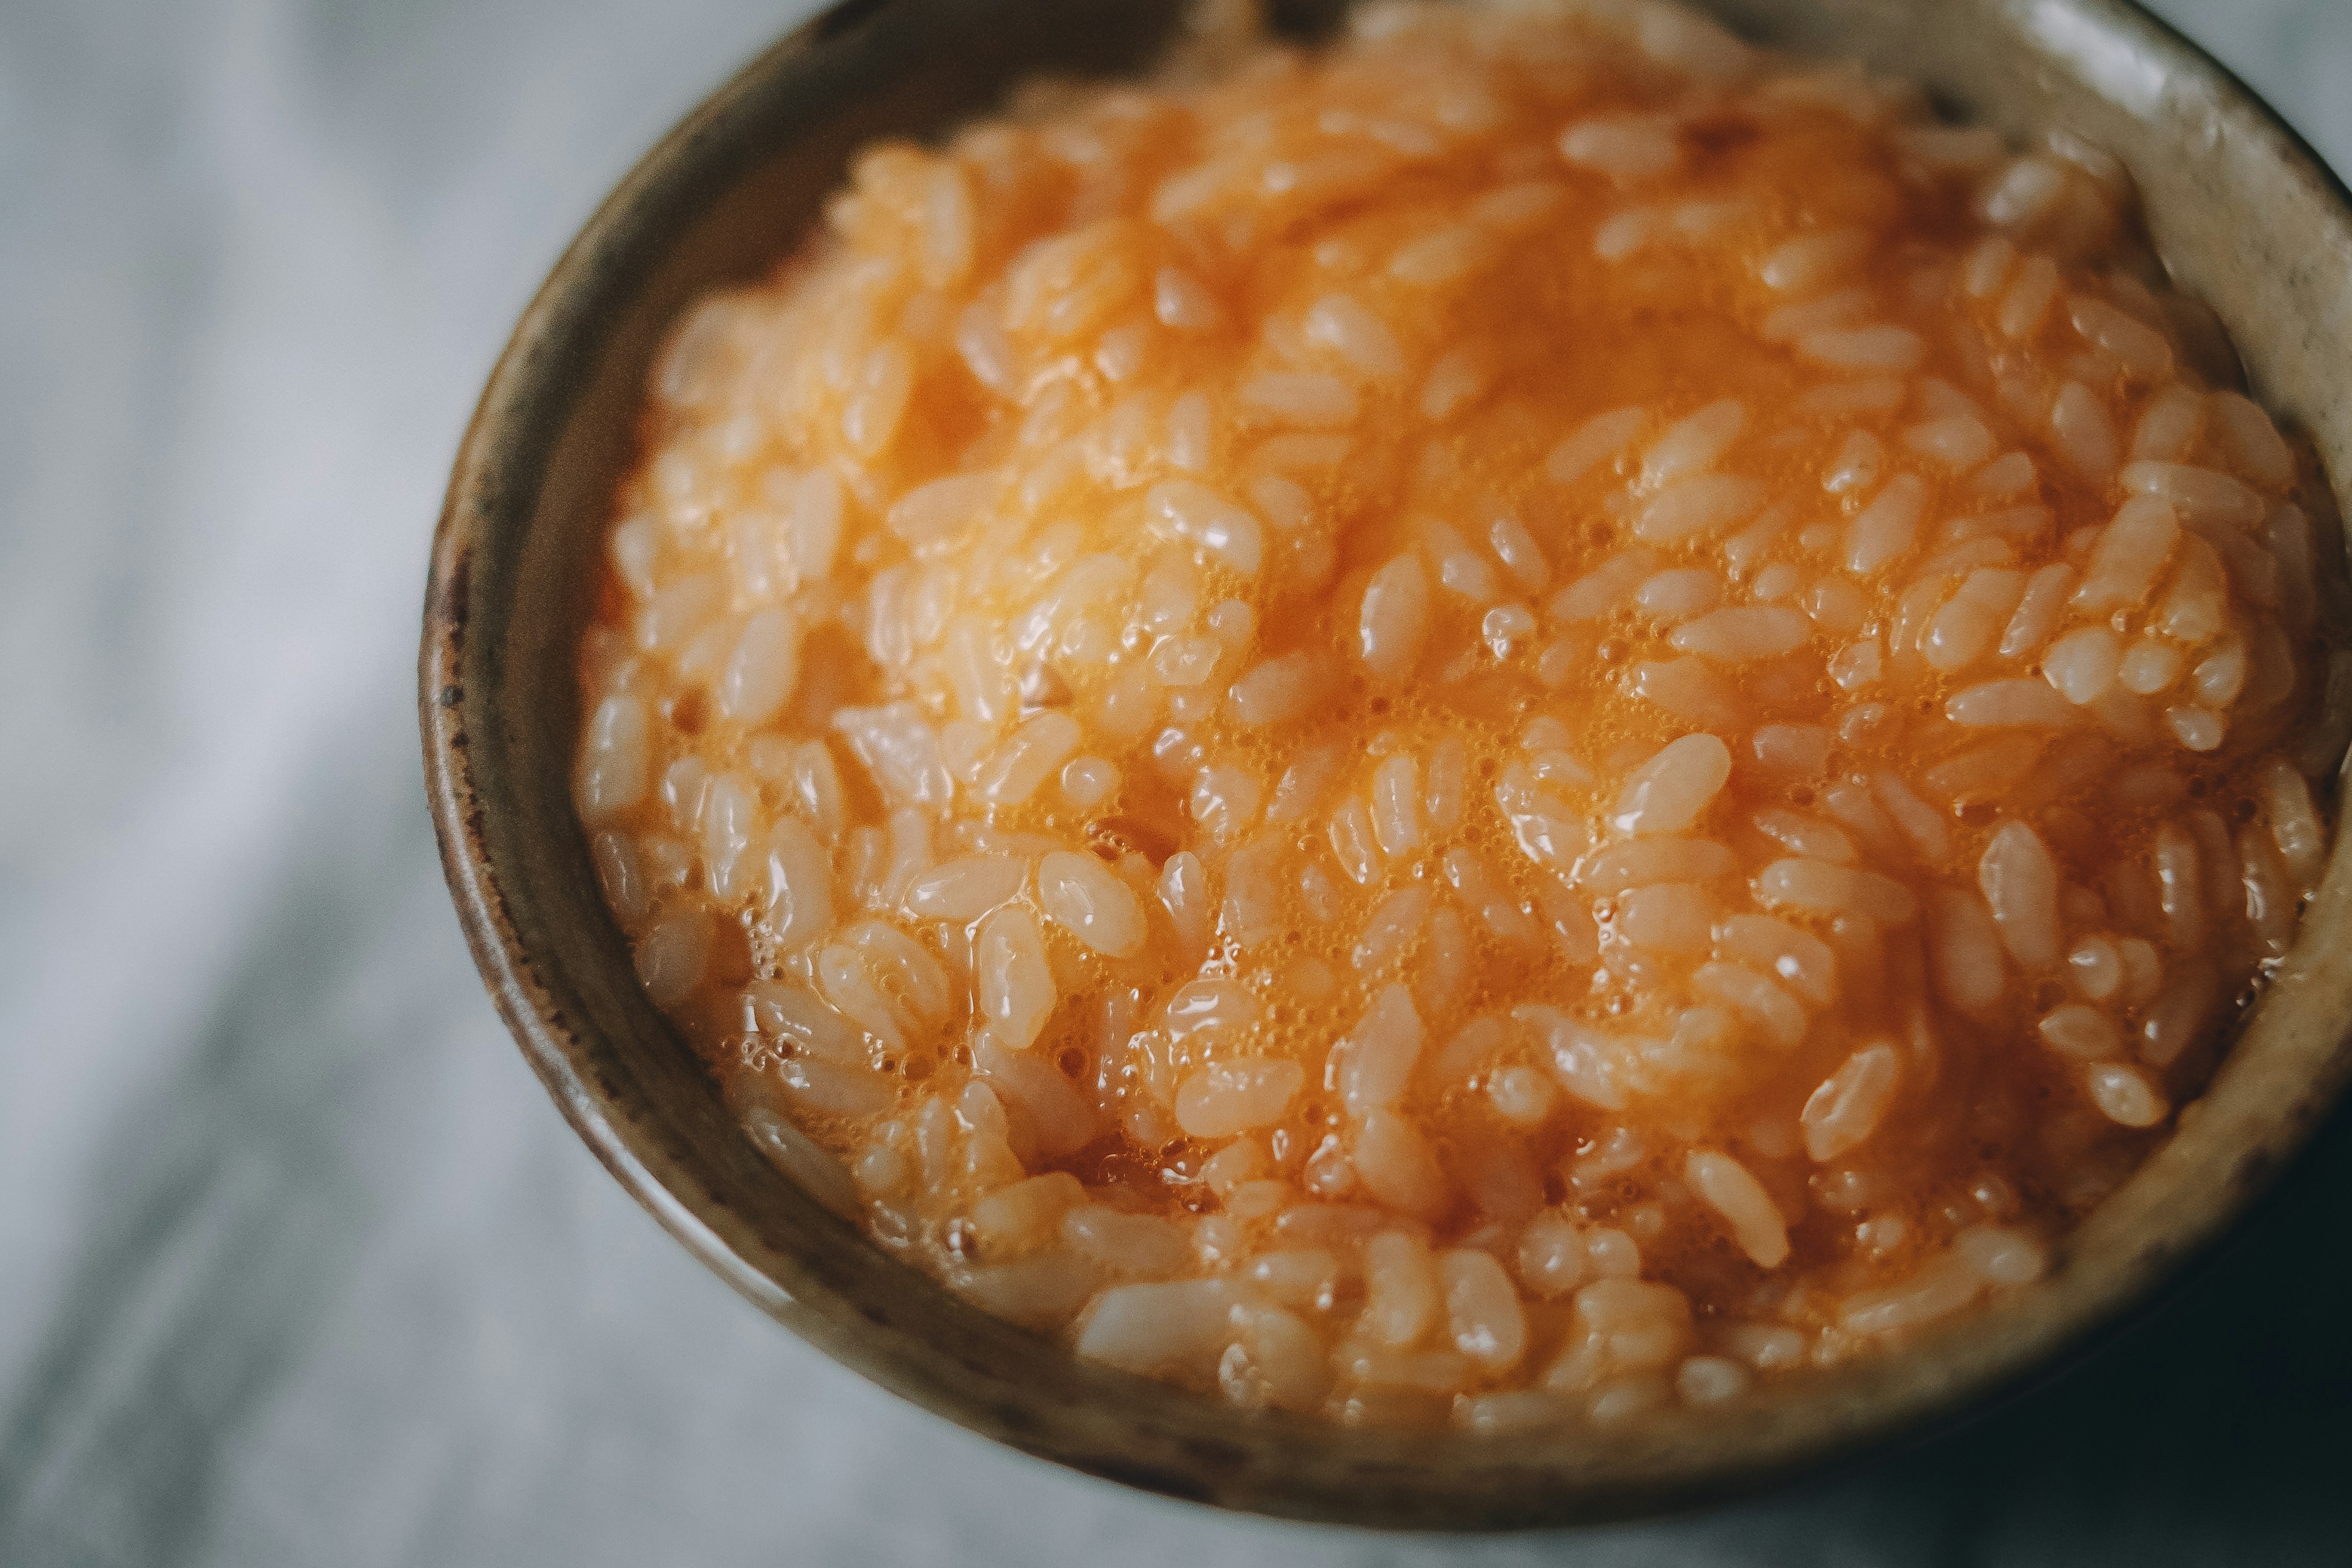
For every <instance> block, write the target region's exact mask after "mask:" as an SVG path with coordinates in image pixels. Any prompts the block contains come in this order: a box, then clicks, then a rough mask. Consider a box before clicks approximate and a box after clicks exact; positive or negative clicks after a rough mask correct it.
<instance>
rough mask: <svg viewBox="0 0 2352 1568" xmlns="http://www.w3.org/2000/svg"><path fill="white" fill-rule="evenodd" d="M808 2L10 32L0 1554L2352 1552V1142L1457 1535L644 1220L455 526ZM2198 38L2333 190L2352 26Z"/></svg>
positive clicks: (4, 272)
mask: <svg viewBox="0 0 2352 1568" xmlns="http://www.w3.org/2000/svg"><path fill="white" fill-rule="evenodd" d="M813 8H814V7H813V6H812V5H808V4H807V3H806V0H766V3H764V4H760V3H751V0H661V3H660V4H658V5H656V4H647V3H646V0H561V3H558V0H180V3H178V4H173V5H154V4H132V5H125V4H121V3H119V0H5V4H0V672H5V681H6V687H5V689H6V693H7V695H6V698H5V704H0V1563H6V1564H10V1565H12V1568H49V1565H52V1564H160V1563H173V1564H178V1563H190V1564H194V1563H221V1564H240V1565H266V1564H280V1563H284V1564H297V1563H299V1564H311V1563H333V1564H341V1565H352V1568H364V1565H374V1564H386V1565H390V1564H415V1565H419V1568H424V1565H436V1568H437V1565H446V1564H470V1563H500V1564H538V1563H564V1564H576V1565H582V1568H591V1565H601V1564H608V1563H609V1564H631V1565H643V1564H653V1563H660V1564H669V1563H677V1564H685V1563H698V1564H699V1563H709V1564H736V1563H743V1564H751V1563H886V1564H893V1565H897V1564H908V1565H919V1564H929V1563H943V1564H944V1563H955V1564H973V1563H982V1564H992V1563H1023V1564H1024V1565H1025V1564H1031V1563H1036V1564H1061V1563H1082V1562H1083V1563H1097V1562H1116V1563H1120V1564H1122V1565H1123V1568H1124V1565H1138V1568H1142V1565H1157V1564H1163V1563H1164V1564H1177V1563H1219V1564H1252V1563H1273V1562H1276V1561H1279V1562H1282V1563H1286V1564H1291V1565H1303V1568H1312V1565H1320V1564H1327V1563H1330V1564H1337V1563H1398V1564H1423V1563H1475V1564H1482V1565H1483V1564H1495V1565H1497V1568H1499V1565H1503V1564H1517V1563H1561V1564H1600V1565H1610V1568H1615V1565H1637V1564H1661V1565H1665V1564H1672V1565H1683V1564H1701V1565H1708V1564H1723V1565H1741V1568H1745V1565H1749V1564H1784V1563H1785V1564H1826V1565H1831V1568H1864V1565H1869V1568H1875V1565H1880V1564H1912V1563H1919V1564H1933V1565H1935V1568H1972V1565H1976V1564H2002V1565H2009V1564H2017V1565H2026V1564H2044V1563H2047V1564H2061V1563H2063V1564H2074V1563H2131V1564H2135V1565H2156V1564H2175V1563H2179V1564H2198V1565H2201V1568H2210V1565H2214V1564H2234V1563H2263V1564H2265V1565H2279V1568H2284V1565H2286V1564H2300V1563H2327V1564H2335V1565H2341V1564H2343V1563H2347V1562H2352V1484H2348V1483H2347V1479H2346V1478H2347V1475H2352V1248H2347V1242H2352V1226H2347V1221H2346V1217H2345V1216H2346V1215H2347V1205H2352V1121H2342V1120H2339V1122H2338V1124H2337V1125H2336V1127H2335V1128H2334V1129H2333V1130H2331V1131H2330V1132H2329V1133H2328V1134H2327V1135H2326V1137H2324V1138H2323V1139H2322V1141H2321V1142H2320V1144H2319V1146H2318V1149H2317V1151H2316V1152H2315V1154H2314V1155H2313V1156H2312V1157H2311V1158H2310V1159H2308V1160H2307V1161H2305V1163H2304V1165H2303V1167H2302V1168H2300V1169H2299V1170H2297V1171H2296V1172H2295V1173H2294V1174H2293V1175H2292V1176H2291V1177H2290V1179H2289V1181H2288V1182H2287V1184H2285V1186H2284V1189H2283V1191H2282V1193H2281V1194H2280V1196H2279V1197H2278V1198H2277V1199H2276V1200H2275V1201H2274V1202H2273V1204H2272V1205H2271V1206H2270V1207H2269V1208H2268V1209H2267V1210H2266V1211H2265V1212H2264V1214H2263V1215H2262V1216H2261V1218H2260V1219H2259V1220H2258V1222H2257V1223H2256V1224H2255V1225H2254V1226H2252V1227H2251V1228H2250V1229H2249V1230H2248V1232H2247V1233H2246V1234H2245V1235H2244V1237H2242V1240H2241V1241H2240V1242H2239V1243H2238V1244H2237V1245H2236V1246H2235V1247H2234V1248H2233V1249H2232V1250H2231V1251H2230V1252H2229V1253H2228V1254H2227V1255H2225V1256H2224V1257H2222V1258H2221V1259H2220V1260H2219V1261H2218V1262H2217V1263H2216V1264H2214V1265H2213V1266H2212V1267H2211V1268H2209V1269H2207V1270H2206V1271H2205V1272H2204V1273H2203V1274H2202V1275H2201V1276H2200V1278H2199V1279H2198V1280H2197V1282H2196V1283H2195V1284H2194V1285H2192V1286H2191V1287H2190V1288H2189V1289H2187V1290H2186V1291H2184V1292H2183V1293H2182V1294H2180V1295H2179V1297H2178V1298H2177V1299H2176V1300H2173V1301H2172V1302H2171V1303H2170V1304H2169V1305H2168V1306H2167V1307H2166V1308H2164V1309H2163V1310H2161V1311H2159V1312H2158V1314H2157V1315H2155V1316H2154V1317H2153V1318H2152V1319H2151V1320H2149V1321H2147V1322H2145V1323H2144V1324H2142V1325H2141V1326H2140V1327H2139V1328H2138V1329H2137V1330H2136V1331H2134V1332H2132V1333H2131V1334H2130V1335H2128V1336H2127V1337H2126V1338H2125V1339H2124V1340H2123V1341H2122V1342H2118V1343H2116V1344H2114V1345H2112V1346H2111V1347H2110V1348H2108V1349H2107V1350H2105V1352H2102V1353H2100V1354H2099V1355H2098V1356H2097V1357H2096V1358H2095V1359H2094V1360H2093V1361H2091V1362H2090V1363H2087V1364H2085V1365H2084V1366H2082V1367H2080V1368H2078V1369H2076V1370H2074V1372H2072V1373H2068V1374H2067V1375H2065V1376H2063V1378H2061V1379H2059V1380H2057V1381H2055V1382H2054V1383H2053V1384H2051V1385H2049V1386H2047V1387H2045V1388H2043V1389H2042V1390H2040V1391H2039V1392H2037V1393H2034V1394H2031V1395H2029V1396H2027V1397H2025V1398H2023V1399H2021V1400H2020V1401H2018V1402H2017V1403H2015V1404H2013V1405H2011V1406H2010V1407H2008V1408H2007V1409H2006V1410H2004V1411H2002V1412H2001V1413H2000V1414H1998V1415H1994V1416H1992V1417H1991V1418H1990V1419H1988V1420H1985V1421H1983V1422H1980V1423H1979V1424H1978V1425H1977V1426H1973V1427H1972V1428H1970V1429H1969V1430H1967V1431H1964V1432H1962V1433H1960V1434H1958V1435H1957V1436H1950V1437H1947V1438H1945V1439H1943V1440H1940V1441H1938V1442H1936V1443H1934V1444H1932V1445H1929V1446H1927V1447H1921V1448H1917V1449H1915V1450H1912V1451H1909V1452H1905V1453H1900V1454H1891V1455H1888V1456H1886V1457H1885V1458H1882V1459H1881V1460H1879V1461H1877V1462H1876V1463H1875V1464H1874V1465H1873V1466H1872V1467H1871V1468H1867V1469H1864V1470H1862V1471H1860V1472H1857V1473H1854V1474H1852V1475H1849V1476H1847V1477H1844V1478H1843V1479H1837V1480H1835V1481H1833V1482H1831V1483H1828V1484H1823V1485H1819V1486H1816V1487H1813V1488H1811V1489H1806V1490H1802V1491H1798V1492H1790V1493H1783V1494H1778V1495H1775V1496H1772V1497H1770V1498H1768V1499H1766V1500H1760V1501H1758V1502H1755V1503H1752V1504H1749V1505H1746V1506H1742V1507H1739V1508H1736V1509H1732V1510H1723V1511H1718V1512H1714V1513H1709V1514H1703V1515H1699V1516H1696V1517H1690V1518H1685V1519H1682V1520H1678V1521H1669V1522H1665V1523H1656V1524H1647V1525H1640V1526H1630V1527H1623V1528H1616V1529H1609V1530H1601V1531H1583V1532H1577V1533H1572V1534H1560V1535H1547V1536H1532V1537H1520V1538H1516V1539H1507V1540H1501V1541H1493V1542H1467V1543H1448V1542H1440V1541H1433V1540H1428V1539H1412V1538H1406V1539H1383V1538H1377V1537H1372V1536H1368V1535H1362V1534H1355V1533H1349V1532H1346V1531H1326V1530H1312V1529H1307V1528H1303V1527H1297V1526H1289V1525H1278V1524H1271V1523H1265V1522H1262V1521H1249V1520H1243V1519H1235V1518H1228V1517H1223V1516H1220V1515H1217V1514H1214V1513H1212V1512H1209V1511H1206V1510H1200V1509H1195V1508H1192V1507H1188V1506H1184V1505H1180V1504H1175V1503H1170V1502H1163V1501H1160V1500H1155V1499H1150V1498H1146V1497H1143V1496H1140V1495H1138V1494H1135V1493H1132V1492H1129V1491H1126V1490H1123V1489H1118V1488H1115V1487H1112V1486H1110V1485H1108V1484H1107V1483H1102V1482H1097V1481H1093V1480H1089V1479H1085V1478H1082V1477H1078V1476H1075V1475H1071V1474H1067V1473H1065V1472H1062V1471H1060V1470H1057V1469H1054V1468H1049V1467H1047V1466H1045V1465H1044V1464H1042V1463H1039V1462H1037V1461H1034V1460H1031V1459H1027V1458H1023V1457H1021V1456H1019V1455H1016V1454H1013V1453H1012V1452H1010V1451H1007V1450H1003V1449H1000V1448H997V1447H992V1446H991V1445H989V1444H986V1443H983V1442H982V1441H981V1440H979V1439H977V1438H974V1437H971V1436H965V1435H964V1434H962V1433H961V1432H959V1431H957V1430H955V1429H953V1428H951V1427H950V1426H946V1425H945V1424H943V1423H941V1422H940V1421H938V1420H936V1419H934V1418H932V1417H930V1416H928V1415H923V1414H921V1413H919V1412H918V1411H916V1410H914V1409H912V1408H911V1407H909V1406H907V1405H901V1404H899V1403H898V1402H897V1401H896V1400H894V1399H892V1398H890V1397H889V1396H887V1395H886V1394H882V1393H881V1392H879V1391H878V1390H877V1389H875V1388H873V1387H870V1386H868V1385H867V1384H865V1383H863V1382H862V1381H860V1380H859V1379H857V1378H856V1377H854V1376H852V1375H851V1374H850V1373H846V1372H844V1371H842V1370H840V1369H839V1368H837V1367H835V1366H834V1365H833V1364H832V1363H829V1362H827V1361H825V1360H824V1359H823V1358H822V1357H820V1356H819V1355H817V1354H816V1352H814V1351H811V1350H809V1349H807V1348H805V1347H803V1345H801V1344H800V1343H799V1342H796V1341H795V1340H793V1339H792V1338H791V1337H790V1336H789V1335H787V1334H786V1333H784V1332H783V1331H782V1330H780V1329H778V1328H776V1327H775V1326H774V1325H773V1324H772V1323H771V1322H770V1321H768V1320H766V1319H765V1318H763V1317H761V1315H759V1314H758V1313H757V1312H756V1311H754V1310H753V1309H752V1308H751V1307H750V1306H749V1305H747V1304H746V1303H744V1302H743V1301H741V1300H738V1299H737V1298H736V1297H734V1296H733V1295H731V1294H730V1292H729V1291H728V1290H727V1289H726V1288H725V1287H724V1286H722V1285H721V1284H720V1283H719V1280H718V1279H716V1278H715V1277H714V1276H712V1275H710V1274H709V1273H707V1272H705V1271H704V1270H703V1269H702V1268H701V1267H700V1266H699V1265H698V1264H696V1263H695V1262H693V1261H692V1260H691V1259H690V1258H688V1255H687V1254H686V1252H685V1251H684V1250H683V1249H682V1248H680V1247H677V1245H675V1244H674V1243H672V1242H671V1241H670V1240H669V1239H668V1238H667V1237H666V1236H665V1235H664V1234H663V1233H662V1232H661V1231H660V1230H659V1229H657V1228H656V1226H655V1225H654V1223H653V1221H652V1220H651V1219H650V1218H648V1217H647V1216H646V1215H645V1214H644V1213H642V1212H641V1211H640V1210H639V1209H638V1208H637V1207H636V1206H635V1204H634V1203H633V1202H631V1201H630V1200H629V1199H628V1198H627V1197H626V1196H625V1195H624V1194H623V1193H622V1191H621V1189H620V1188H619V1187H618V1186H617V1185H616V1184H614V1182H613V1181H612V1180H611V1179H610V1178H608V1177H607V1176H606V1175H605V1174H604V1172H603V1171H602V1170H601V1169H599V1168H598V1166H597V1165H596V1164H595V1163H594V1161H593V1159H592V1158H591V1157H590V1155H589V1154H588V1153H587V1152H586V1150H585V1149H584V1148H583V1146H582V1145H581V1144H580V1143H579V1142H577V1141H576V1140H575V1139H574V1138H573V1136H572V1133H571V1132H570V1131H568V1130H567V1129H566V1128H565V1126H564V1125H563V1123H562V1120H561V1119H560V1118H559V1117H558V1116H557V1114H556V1112H555V1110H554V1109H553V1107H552V1106H551V1105H550V1104H549V1102H548V1101H547V1100H546V1097H545V1096H544V1095H543V1094H542V1093H541V1090H540V1089H539V1087H538V1085H537V1084H536V1082H535V1081H534V1080H533V1079H531V1077H530V1073H529V1071H528V1070H527V1069H526V1068H525V1067H524V1064H523V1062H522V1059H521V1058H520V1056H519V1055H518V1054H517V1053H516V1051H515V1050H514V1049H513V1047H511V1045H510V1044H509V1041H508V1039H507V1037H506V1035H505V1032H504V1030H503V1029H502V1028H501V1026H500V1025H499V1021H498V1019H497V1017H496V1016H494V1015H493V1013H492V1012H491V1010H490V1006H489V1004H488V1001H487V1000H486V999H485V997H484V995H483V993H482V991H481V988H480V986H479V985H478V983H477V981H476V979H475V974H474V970H473V966H472V964H471V963H470V961H469V960H468V958H467V953H466V950H465V947H464V944H463V942H462V941H461V940H460V938H459V935H458V931H457V921H456V919H455V917H454V916H453V914H452V913H451V910H450V906H449V903H448V900H447V898H446V894H445V893H444V890H443V888H442V884H441V875H440V870H439V867H438V865H437V862H436V858H435V855H434V848H433V839H432V833H431V829H430V827H429V826H428V824H427V822H426V819H425V806H424V800H423V793H422V789H421V778H420V770H419V764H418V761H417V742H416V730H415V719H414V710H413V708H412V701H413V691H414V675H413V669H414V660H415V639H416V633H417V626H418V616H419V609H420V605H421V596H422V592H423V587H424V580H425V551H426V544H427V540H428V537H429V535H430V532H431V530H432V525H433V521H434V518H435V515H436V511H437V509H438V505H439V500H440V494H441V488H442V484H443V481H444V479H445V477H446V471H447V466H448V463H449V460H450V458H451V455H452V454H453V452H454V450H455V447H456V445H457V438H458V436H459V434H460V432H461V430H462V428H463V426H464V424H465V421H466V418H467V414H468V413H469V411H470V409H471V407H472V405H473V402H474V399H475V396H476V395H477V394H478V391H479V388H480V385H481V383H482V381H483V379H484V377H485V375H486V374H487V373H488V370H489V367H490V363H491V362H492V360H493V358H494V357H495V355H496V354H497V353H498V350H499V345H500V343H501V342H502V341H503V339H504V337H505V335H506V332H507V331H508V328H509V325H510V324H511V323H512V321H513V320H514V318H515V317H516V315H517V314H518V313H519V312H520V310H521V308H522V306H523V304H524V302H525V301H526V300H527V299H528V298H529V297H530V292H531V291H532V289H534V288H535V287H536V286H537V284H538V281H539V279H540V278H541V275H542V274H543V273H544V272H545V271H546V269H547V268H548V267H549V266H550V265H551V263H552V261H553V260H554V258H555V257H556V255H557V253H558V251H559V250H560V249H561V247H562V245H563V243H564V242H565V240H566V239H567V238H568V237H569V236H570V235H571V234H572V231H573V229H574V228H575V227H576V226H578V225H579V224H580V223H581V222H582V221H583V219H584V218H585V217H586V216H587V215H588V213H589V211H590V209H591V207H592V206H593V204H594V203H595V202H596V200H597V199H598V198H599V196H600V195H602V194H603V193H604V191H605V190H606V188H607V187H609V186H610V185H611V184H613V183H614V181H615V180H616V179H617V178H618V177H619V176H620V175H621V174H622V173H623V172H624V171H625V169H626V168H627V167H628V165H629V164H630V163H632V162H633V161H634V160H635V158H636V157H637V155H638V154H639V153H641V152H643V151H644V150H645V148H646V146H648V145H649V144H650V143H651V142H653V140H654V139H655V138H656V136H658V135H659V134H660V133H661V132H662V131H663V130H664V129H665V128H666V127H667V126H668V125H669V124H670V123H671V122H672V121H674V120H676V119H677V117H678V116H679V115H680V114H682V113H683V112H684V111H685V110H688V108H689V107H691V105H692V104H693V103H694V102H695V101H696V100H697V99H698V98H699V97H700V96H701V95H702V94H703V93H704V92H705V91H707V90H708V89H709V88H710V87H712V86H713V85H715V84H716V82H717V81H718V80H719V79H720V78H721V77H722V76H723V75H724V74H725V73H727V72H728V71H729V70H730V69H731V68H733V67H734V66H735V65H736V64H737V63H739V62H740V60H741V59H742V58H745V57H746V56H747V55H748V54H749V53H750V52H751V50H753V49H754V48H755V47H758V46H760V45H761V44H762V43H764V42H765V41H767V40H768V39H769V38H770V37H772V36H773V35H775V34H776V33H778V32H779V31H780V30H782V28H784V27H785V26H788V25H790V24H792V23H793V22H794V21H796V20H798V19H799V17H800V16H802V15H803V14H804V13H805V12H806V11H808V10H810V9H813ZM2157 8H2158V10H2160V11H2161V12H2163V13H2164V14H2165V15H2166V16H2168V18H2169V19H2171V20H2172V21H2173V22H2174V23H2175V24H2176V25H2178V26H2180V27H2181V28H2182V29H2183V30H2184V31H2186V32H2187V33H2189V35H2190V36H2191V37H2195V38H2196V39H2198V40H2199V41H2200V42H2201V43H2202V44H2204V45H2205V46H2206V47H2208V48H2210V49H2211V50H2212V51H2214V52H2215V53H2216V54H2218V55H2219V56H2220V57H2221V58H2222V59H2223V60H2224V61H2226V62H2227V63H2228V64H2230V65H2231V66H2232V67H2233V68H2236V69H2237V70H2238V71H2239V72H2240V73H2241V74H2242V75H2243V76H2244V77H2246V78H2247V79H2250V80H2251V81H2252V83H2253V84H2254V86H2255V87H2256V89H2258V90H2260V91H2262V92H2263V94H2264V95H2266V96H2267V97H2268V98H2269V99H2270V100H2271V101H2272V102H2273V104H2275V105H2276V106H2277V107H2278V108H2279V109H2280V110H2282V111H2283V112H2284V114H2285V116H2286V117H2287V119H2288V120H2290V121H2293V122H2294V124H2295V125H2296V126H2297V127H2298V128H2299V129H2300V130H2301V131H2302V132H2303V133H2304V134H2305V136H2306V137H2307V138H2309V139H2310V140H2311V141H2312V142H2314V143H2315V145H2316V146H2317V147H2318V149H2319V151H2320V153H2321V154H2322V155H2323V156H2324V157H2326V158H2327V159H2328V160H2329V161H2330V162H2331V163H2333V164H2334V165H2335V166H2336V168H2337V169H2339V170H2352V92H2347V90H2346V84H2347V82H2352V4H2347V0H2158V7H2157Z"/></svg>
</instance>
